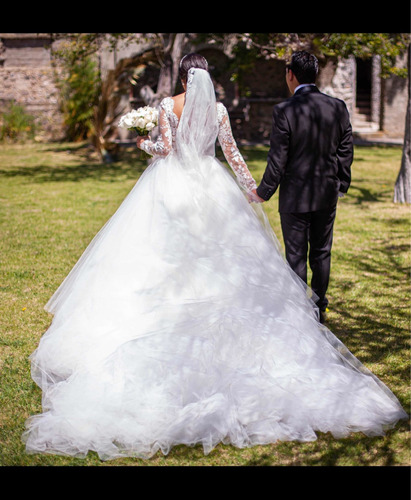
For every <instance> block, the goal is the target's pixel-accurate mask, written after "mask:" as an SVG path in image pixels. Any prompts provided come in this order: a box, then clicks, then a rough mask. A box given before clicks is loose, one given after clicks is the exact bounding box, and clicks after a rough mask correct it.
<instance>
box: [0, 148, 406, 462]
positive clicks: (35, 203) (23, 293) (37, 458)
mask: <svg viewBox="0 0 411 500" xmlns="http://www.w3.org/2000/svg"><path fill="white" fill-rule="evenodd" d="M242 152H243V154H244V156H245V158H246V159H247V162H248V164H249V167H250V170H251V171H252V173H253V175H254V177H255V179H256V180H257V182H258V181H259V180H260V178H261V176H262V173H263V171H264V168H265V159H266V153H267V151H266V149H265V148H261V147H260V148H251V147H249V148H243V149H242ZM400 161H401V149H400V148H360V147H357V148H356V151H355V161H354V164H353V169H352V173H353V180H352V186H351V189H350V191H349V194H348V195H347V196H346V197H345V198H343V199H341V200H340V202H339V208H338V212H337V220H336V224H335V236H334V246H333V260H332V276H331V282H330V288H329V299H330V312H329V324H328V326H329V328H330V329H331V330H332V331H333V332H334V333H335V335H337V337H339V338H340V339H341V340H342V341H343V342H344V344H345V345H346V346H347V347H348V349H349V350H350V351H351V352H352V353H353V354H354V355H356V356H357V357H358V358H359V359H360V360H361V361H362V362H363V363H364V364H365V365H366V366H367V367H368V368H369V369H370V370H372V371H373V372H374V373H375V374H376V375H377V376H378V377H379V378H380V379H381V380H382V381H383V382H384V383H385V384H387V385H388V386H389V387H390V388H391V390H392V391H393V392H394V393H395V394H396V396H397V397H398V398H399V400H400V401H401V403H402V404H403V406H404V407H405V409H406V410H407V411H409V407H410V390H409V388H410V386H409V381H410V379H409V375H410V363H409V361H410V358H409V354H410V350H409V348H410V277H409V276H410V211H409V207H408V206H404V205H396V204H394V203H392V195H393V186H394V182H395V178H396V175H397V173H398V170H399V166H400ZM144 168H145V162H144V161H143V160H141V159H140V156H139V152H138V151H137V150H136V149H134V148H131V149H127V150H124V152H123V155H122V159H121V160H120V161H118V162H116V163H113V164H110V165H106V164H101V163H99V162H98V160H97V159H96V158H95V156H94V155H93V154H92V153H91V151H90V150H89V149H88V148H87V147H86V146H85V145H83V144H80V145H78V144H29V145H2V146H0V236H1V238H0V299H1V300H0V377H1V378H0V391H1V392H0V405H1V415H0V433H1V434H0V447H1V451H0V465H3V466H5V465H8V466H17V465H56V466H57V465H59V466H61V465H77V466H82V465H106V466H107V465H128V466H130V465H131V466H134V465H135V466H139V465H156V466H158V465H171V466H176V465H217V466H223V465H274V466H275V465H281V466H283V465H305V466H310V465H313V466H314V465H321V466H333V465H340V466H362V465H397V466H399V465H402V466H405V465H408V466H409V465H411V461H410V432H409V422H402V423H399V424H398V425H397V427H396V428H395V429H393V430H391V431H389V432H388V433H387V435H386V436H384V437H375V438H371V437H366V436H364V435H362V434H354V435H352V436H350V437H348V438H345V439H341V440H336V439H334V438H333V437H332V436H331V435H329V434H320V435H319V437H318V440H317V441H315V442H312V443H303V444H302V443H294V442H292V443H290V442H288V443H277V444H272V445H268V446H257V447H254V448H251V449H245V450H238V449H236V448H234V447H231V446H223V445H219V446H218V447H217V448H216V449H215V450H214V451H213V452H212V453H211V454H210V455H208V456H206V457H205V456H204V455H203V452H202V448H201V447H194V448H187V447H185V446H178V447H176V448H174V449H173V450H172V451H171V452H170V454H169V455H168V456H167V457H164V456H163V455H162V454H161V453H158V454H157V455H156V456H155V457H153V458H152V459H151V460H149V461H143V460H140V459H132V458H128V459H118V460H114V461H109V462H101V461H100V460H99V459H98V457H97V455H96V454H95V453H89V455H88V456H87V458H86V459H84V460H80V459H74V458H70V457H62V456H56V455H27V454H26V453H25V451H24V445H23V443H22V442H21V434H22V432H23V431H24V422H25V420H26V418H27V417H28V416H29V415H31V414H35V413H39V412H40V411H41V391H40V389H39V388H38V387H37V386H36V385H35V384H34V382H33V381H32V380H31V377H30V365H29V361H28V356H29V355H30V354H31V352H32V351H33V350H34V349H35V348H36V346H37V343H38V341H39V339H40V337H41V335H42V334H43V333H44V332H45V330H46V329H47V327H48V325H49V324H50V321H51V316H50V315H49V314H47V313H46V312H45V311H44V310H43V307H44V305H45V304H46V302H47V300H48V299H49V298H50V296H51V295H52V293H53V292H54V290H55V289H56V288H57V287H58V285H59V284H60V283H61V281H62V280H63V279H64V277H65V276H66V275H67V273H68V272H69V271H70V269H71V267H72V266H73V265H74V264H75V262H76V261H77V259H78V258H79V257H80V255H81V253H82V252H83V250H84V249H85V247H86V246H87V244H88V243H89V242H90V241H91V239H92V238H93V236H94V235H95V234H96V233H97V231H98V230H99V229H100V228H101V227H102V225H103V224H104V223H105V222H106V221H107V219H108V218H109V217H110V216H111V215H112V214H113V213H114V211H115V210H116V209H117V207H118V206H119V205H120V204H121V202H122V200H123V199H124V198H125V196H126V195H127V193H128V192H129V191H130V190H131V188H132V187H133V185H134V184H135V182H136V180H137V179H138V177H139V176H140V174H141V173H142V172H143V171H144ZM264 207H265V209H266V212H267V215H268V217H269V219H270V222H271V224H272V226H273V228H274V230H275V231H276V233H277V236H278V238H279V240H280V241H282V238H281V232H280V223H279V217H278V212H277V195H276V196H274V197H273V199H272V200H270V202H268V203H266V204H264Z"/></svg>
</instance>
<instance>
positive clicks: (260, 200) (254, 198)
mask: <svg viewBox="0 0 411 500" xmlns="http://www.w3.org/2000/svg"><path fill="white" fill-rule="evenodd" d="M247 196H248V201H249V202H250V203H252V202H254V203H264V201H265V200H263V198H260V197H259V196H258V194H257V189H253V190H252V191H251V192H249V193H248V195H247Z"/></svg>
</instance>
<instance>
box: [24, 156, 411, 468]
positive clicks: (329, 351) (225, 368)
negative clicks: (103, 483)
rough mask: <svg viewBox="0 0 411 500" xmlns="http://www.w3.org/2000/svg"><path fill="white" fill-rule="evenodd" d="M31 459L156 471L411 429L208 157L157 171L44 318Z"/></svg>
mask: <svg viewBox="0 0 411 500" xmlns="http://www.w3.org/2000/svg"><path fill="white" fill-rule="evenodd" d="M47 309H48V310H49V311H50V312H51V313H52V314H53V315H54V318H53V322H52V324H51V326H50V328H49V330H48V331H47V332H46V333H45V335H44V336H43V337H42V339H41V342H40V344H39V347H38V349H37V350H36V351H35V352H34V353H33V355H32V356H31V361H32V376H33V379H34V380H35V381H36V383H37V384H38V385H39V386H40V387H41V388H42V390H43V402H42V403H43V413H42V414H40V415H36V416H33V417H31V418H30V419H29V420H28V422H27V431H26V432H25V433H24V435H23V439H24V441H25V442H26V449H27V451H28V452H31V453H37V452H45V453H61V454H67V455H74V456H85V455H86V454H87V452H88V451H89V450H93V451H96V452H97V453H98V454H99V456H100V457H101V458H102V459H103V460H107V459H111V458H116V457H121V456H137V457H143V458H148V457H150V456H152V455H153V454H154V453H156V452H157V451H158V450H161V451H162V452H163V453H165V454H166V453H168V452H169V450H170V449H171V447H172V446H174V445H176V444H187V445H194V444H199V443H200V444H202V445H203V447H204V452H205V453H209V452H210V451H211V450H212V449H213V448H214V447H215V446H216V445H217V444H218V443H220V442H223V443H231V444H233V445H234V446H237V447H240V448H243V447H249V446H253V445H256V444H266V443H273V442H276V441H277V440H299V441H310V440H314V439H316V432H317V431H322V432H327V431H330V432H332V433H333V435H334V436H336V437H342V436H346V435H348V434H349V433H350V432H355V431H361V432H364V433H365V434H368V435H381V434H383V433H384V430H385V429H386V428H387V427H390V426H393V425H394V424H395V423H396V422H397V421H398V420H399V419H401V418H407V415H406V413H405V412H404V410H403V409H402V408H401V406H400V404H399V402H398V400H397V399H396V398H395V396H394V395H393V394H392V393H391V391H390V390H389V389H388V388H387V387H386V386H385V385H383V384H382V383H381V382H380V381H379V380H378V379H377V378H376V377H375V376H374V375H373V374H371V373H370V372H369V371H368V370H366V369H365V367H364V366H363V365H362V364H361V363H360V362H359V361H358V360H357V359H356V358H355V357H354V356H352V355H351V354H350V353H349V352H348V351H347V349H346V348H345V347H344V346H343V345H342V344H341V342H339V341H338V339H337V338H336V337H335V336H334V335H333V334H332V333H331V332H330V331H329V330H327V329H326V328H325V327H324V326H322V325H320V324H319V323H318V321H317V312H316V310H315V308H314V307H313V302H312V301H311V300H310V299H309V298H308V296H307V290H306V288H305V286H304V285H303V284H302V283H301V282H300V281H299V280H298V278H296V276H295V275H294V274H293V273H292V272H291V271H290V269H289V267H288V265H287V264H286V263H285V261H284V259H283V257H282V256H281V252H280V250H279V247H278V242H277V241H276V238H275V235H274V234H273V233H272V231H271V230H270V228H269V227H268V225H267V220H266V218H265V216H264V214H263V212H262V211H261V207H254V208H252V207H251V206H250V205H249V204H248V202H247V200H246V199H245V197H244V196H243V194H242V193H241V191H240V190H239V189H238V187H237V185H236V183H235V182H234V180H233V179H232V177H231V175H230V174H229V173H228V172H227V171H226V170H225V168H224V167H223V166H222V165H221V164H220V163H219V162H218V161H216V160H215V159H214V158H208V159H204V161H203V162H201V164H200V165H196V169H195V170H194V169H193V170H190V169H189V168H188V167H187V166H185V167H183V166H182V165H180V164H179V163H178V162H176V161H175V160H174V159H173V156H170V157H168V158H166V159H163V160H159V161H155V162H154V163H153V164H152V165H151V166H150V167H149V168H148V169H147V170H146V172H145V174H144V175H143V176H142V177H141V178H140V181H139V182H138V183H137V184H136V186H135V187H134V189H133V190H132V191H131V193H130V194H129V196H128V197H127V198H126V200H125V201H124V202H123V203H122V205H121V206H120V207H119V209H118V210H117V212H116V214H115V215H114V216H113V217H112V218H111V219H110V221H109V222H108V223H107V224H106V225H105V226H104V227H103V229H102V230H101V231H100V233H99V234H98V235H97V236H96V237H95V238H94V240H93V241H92V242H91V244H90V245H89V247H88V248H87V250H86V251H85V253H84V254H83V256H82V257H81V258H80V260H79V261H78V263H77V264H76V266H75V267H74V268H73V270H72V271H71V273H70V274H69V275H68V277H67V278H66V280H65V281H64V282H63V284H62V285H61V286H60V288H59V289H58V290H57V291H56V293H55V294H54V296H53V297H52V298H51V300H50V302H49V303H48V305H47Z"/></svg>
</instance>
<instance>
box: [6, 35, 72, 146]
mask: <svg viewBox="0 0 411 500" xmlns="http://www.w3.org/2000/svg"><path fill="white" fill-rule="evenodd" d="M51 44H52V42H51V39H50V34H49V33H0V113H1V112H2V111H4V109H5V107H6V105H7V103H8V102H10V101H13V100H14V101H15V102H17V103H19V104H21V105H23V106H24V108H25V109H26V111H27V113H29V114H31V115H33V116H35V117H36V121H37V123H38V129H39V134H40V135H41V136H43V137H44V138H50V139H58V138H60V137H61V136H62V121H61V115H60V111H59V96H58V90H57V87H56V85H55V79H54V70H53V67H52V64H51Z"/></svg>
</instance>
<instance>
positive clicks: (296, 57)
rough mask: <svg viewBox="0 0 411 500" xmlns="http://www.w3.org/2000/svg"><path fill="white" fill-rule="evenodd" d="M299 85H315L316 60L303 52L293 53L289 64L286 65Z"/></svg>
mask: <svg viewBox="0 0 411 500" xmlns="http://www.w3.org/2000/svg"><path fill="white" fill-rule="evenodd" d="M287 68H288V69H290V70H291V71H292V72H293V73H294V75H295V77H296V78H297V80H298V81H299V83H315V80H316V78H317V75H318V59H317V58H316V57H315V55H313V54H310V53H309V52H307V51H305V50H300V51H298V52H294V54H293V55H292V56H291V63H290V64H288V65H287Z"/></svg>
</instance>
